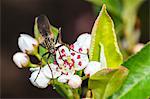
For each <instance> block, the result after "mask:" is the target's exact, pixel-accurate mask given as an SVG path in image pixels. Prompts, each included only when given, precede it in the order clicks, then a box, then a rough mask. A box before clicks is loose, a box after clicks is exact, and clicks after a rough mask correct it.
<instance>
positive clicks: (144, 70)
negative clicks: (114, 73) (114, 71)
mask: <svg viewBox="0 0 150 99" xmlns="http://www.w3.org/2000/svg"><path fill="white" fill-rule="evenodd" d="M123 66H126V67H127V68H128V69H129V70H130V72H129V75H128V77H127V79H126V81H125V82H124V84H123V86H122V87H121V89H120V90H119V91H117V92H116V93H115V94H114V95H113V97H112V98H113V99H146V98H147V99H148V96H150V85H149V84H150V43H149V44H147V45H146V46H145V47H144V48H143V49H142V50H141V51H140V52H139V53H137V54H136V55H134V56H132V57H130V58H129V59H128V60H127V61H126V62H125V63H123Z"/></svg>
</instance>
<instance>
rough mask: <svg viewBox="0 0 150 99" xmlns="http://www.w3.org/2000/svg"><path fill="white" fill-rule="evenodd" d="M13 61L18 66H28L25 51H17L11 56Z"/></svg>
mask: <svg viewBox="0 0 150 99" xmlns="http://www.w3.org/2000/svg"><path fill="white" fill-rule="evenodd" d="M13 61H14V63H15V64H16V65H17V66H18V67H19V68H23V67H27V66H28V64H29V57H28V55H27V54H25V53H22V52H17V53H15V54H14V56H13Z"/></svg>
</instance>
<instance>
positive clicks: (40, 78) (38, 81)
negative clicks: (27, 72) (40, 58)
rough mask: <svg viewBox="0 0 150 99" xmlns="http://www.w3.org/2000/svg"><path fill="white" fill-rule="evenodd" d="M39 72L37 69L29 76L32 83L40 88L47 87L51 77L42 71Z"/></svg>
mask: <svg viewBox="0 0 150 99" xmlns="http://www.w3.org/2000/svg"><path fill="white" fill-rule="evenodd" d="M38 73H39V71H38V70H37V71H34V72H33V73H32V74H31V77H30V78H29V79H30V81H31V83H32V84H33V85H34V86H36V87H38V88H46V87H47V86H48V83H49V81H50V79H48V78H47V77H46V76H45V75H44V74H43V72H42V71H40V73H39V74H38ZM36 77H37V78H36Z"/></svg>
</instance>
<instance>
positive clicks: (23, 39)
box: [18, 34, 38, 54]
mask: <svg viewBox="0 0 150 99" xmlns="http://www.w3.org/2000/svg"><path fill="white" fill-rule="evenodd" d="M18 45H19V48H20V49H21V51H23V52H24V53H28V54H32V53H33V52H34V51H35V50H36V49H37V46H38V41H37V40H36V39H34V38H33V37H31V36H30V35H27V34H20V37H19V38H18Z"/></svg>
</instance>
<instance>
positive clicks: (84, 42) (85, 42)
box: [72, 33, 91, 54]
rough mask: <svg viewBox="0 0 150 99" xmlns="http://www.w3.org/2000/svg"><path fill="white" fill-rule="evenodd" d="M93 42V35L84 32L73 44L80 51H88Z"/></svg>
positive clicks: (74, 48)
mask: <svg viewBox="0 0 150 99" xmlns="http://www.w3.org/2000/svg"><path fill="white" fill-rule="evenodd" d="M90 44H91V35H90V34H88V33H85V34H82V35H80V36H79V37H78V39H77V41H76V42H75V43H74V44H73V45H72V49H73V50H75V51H77V52H80V53H85V54H87V53H88V50H89V49H90Z"/></svg>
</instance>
